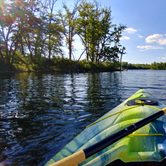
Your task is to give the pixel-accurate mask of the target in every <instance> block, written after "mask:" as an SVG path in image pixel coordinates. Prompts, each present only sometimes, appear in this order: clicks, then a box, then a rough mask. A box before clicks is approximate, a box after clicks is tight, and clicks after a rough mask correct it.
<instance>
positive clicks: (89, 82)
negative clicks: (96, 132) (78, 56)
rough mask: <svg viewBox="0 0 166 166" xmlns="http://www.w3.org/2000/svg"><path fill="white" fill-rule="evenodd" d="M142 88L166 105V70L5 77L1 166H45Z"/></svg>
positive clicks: (0, 82)
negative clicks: (56, 154) (106, 114)
mask: <svg viewBox="0 0 166 166" xmlns="http://www.w3.org/2000/svg"><path fill="white" fill-rule="evenodd" d="M139 88H145V89H147V90H148V91H149V92H150V93H151V94H153V95H154V96H155V97H156V98H158V99H160V100H161V101H162V102H163V103H165V104H166V71H165V70H161V71H159V70H158V71H153V70H129V71H123V72H112V73H109V72H108V73H79V74H57V73H56V74H42V73H16V74H0V165H11V166H14V165H39V166H41V165H44V164H45V163H46V162H47V161H48V160H49V159H50V158H51V157H53V156H54V154H55V153H57V152H58V151H59V150H60V149H62V148H63V147H64V146H65V145H66V144H67V143H68V142H69V141H70V140H72V139H73V138H74V137H75V136H76V135H78V134H79V133H80V132H81V131H82V130H83V129H84V128H85V127H86V126H87V125H88V124H90V123H92V122H93V121H95V120H96V119H97V118H99V117H101V116H102V115H103V114H104V113H106V112H107V111H109V110H110V109H112V108H114V107H115V106H117V105H118V104H120V103H121V102H122V101H124V100H125V99H127V98H128V97H130V96H131V95H132V94H133V93H135V92H136V91H137V90H139Z"/></svg>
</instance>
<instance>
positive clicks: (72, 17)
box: [58, 1, 79, 59]
mask: <svg viewBox="0 0 166 166" xmlns="http://www.w3.org/2000/svg"><path fill="white" fill-rule="evenodd" d="M78 2H79V1H77V2H76V3H75V5H74V8H73V10H72V11H70V9H69V8H68V7H67V5H66V3H64V4H63V9H64V10H65V13H64V12H62V11H61V10H59V13H58V15H59V18H60V21H61V24H62V25H63V27H64V28H65V31H63V32H64V33H63V34H64V36H65V39H66V44H67V46H68V49H69V59H72V52H73V41H74V36H75V28H76V20H77V16H76V13H77V6H78Z"/></svg>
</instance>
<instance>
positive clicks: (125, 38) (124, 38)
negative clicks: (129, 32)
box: [120, 36, 130, 40]
mask: <svg viewBox="0 0 166 166" xmlns="http://www.w3.org/2000/svg"><path fill="white" fill-rule="evenodd" d="M120 40H130V37H128V36H122V37H121V38H120Z"/></svg>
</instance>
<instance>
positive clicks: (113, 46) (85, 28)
mask: <svg viewBox="0 0 166 166" xmlns="http://www.w3.org/2000/svg"><path fill="white" fill-rule="evenodd" d="M78 11H79V17H78V19H77V28H76V32H77V34H78V35H79V36H80V38H81V41H82V43H83V44H84V46H85V48H86V54H87V60H89V59H90V60H91V61H92V62H98V63H99V62H104V61H116V60H117V59H118V54H119V52H120V47H121V45H120V37H121V33H122V31H123V30H124V29H125V28H126V27H125V26H123V25H119V26H117V25H114V24H112V18H111V10H110V8H101V7H99V5H98V3H97V2H95V3H88V2H86V1H84V0H82V4H81V5H80V6H79V7H78ZM111 28H112V29H113V30H111Z"/></svg>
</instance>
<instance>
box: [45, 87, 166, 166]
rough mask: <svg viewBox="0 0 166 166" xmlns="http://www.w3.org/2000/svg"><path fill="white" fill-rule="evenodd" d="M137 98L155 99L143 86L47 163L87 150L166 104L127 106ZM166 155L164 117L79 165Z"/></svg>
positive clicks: (150, 159) (156, 159)
mask: <svg viewBox="0 0 166 166" xmlns="http://www.w3.org/2000/svg"><path fill="white" fill-rule="evenodd" d="M138 98H148V99H154V97H153V96H152V95H150V94H149V93H148V92H147V91H146V90H144V89H140V90H139V91H137V92H136V93H135V94H134V95H133V96H131V97H130V98H129V99H127V100H126V101H124V102H123V103H121V104H120V105H119V106H117V107H116V108H114V109H113V110H111V111H109V112H108V113H107V114H105V115H104V116H102V117H101V118H100V119H99V120H97V121H96V122H95V123H93V124H91V125H89V126H88V127H87V128H86V129H85V130H84V131H83V132H81V133H80V134H79V135H78V136H77V137H76V138H75V139H73V140H72V141H71V142H70V143H69V144H67V145H66V146H65V148H64V149H62V150H61V151H60V152H59V153H57V154H56V155H55V156H54V157H53V158H52V159H51V160H49V161H48V162H47V163H46V165H49V164H52V163H54V162H56V161H59V160H61V159H63V158H65V157H67V156H69V155H71V154H73V153H75V152H76V151H79V150H81V149H85V148H87V147H89V146H91V145H93V144H95V143H97V142H99V141H101V140H103V139H104V138H106V137H108V136H110V135H112V134H114V133H116V132H118V131H119V130H121V129H124V128H126V127H128V126H129V125H132V124H134V123H136V122H138V121H139V120H141V119H143V118H145V117H148V116H150V115H152V114H154V113H156V112H157V111H158V110H160V109H162V108H165V107H166V105H164V104H163V103H161V102H160V101H158V100H157V102H158V105H155V106H148V105H144V106H142V105H134V106H128V105H127V102H128V101H130V100H132V99H138ZM165 156H166V118H165V116H162V117H160V118H158V119H157V120H155V121H153V122H151V123H149V124H147V125H145V126H144V127H142V128H140V129H138V130H136V131H135V132H133V133H132V134H130V135H128V136H126V137H124V138H122V139H120V140H119V141H117V142H116V143H114V144H112V145H110V146H109V147H107V148H105V149H104V150H101V151H100V152H98V153H96V154H94V155H93V156H91V157H89V158H88V159H86V160H85V161H84V162H83V163H81V164H79V165H91V166H93V165H94V166H96V165H102V166H103V165H108V164H112V165H114V164H117V163H116V162H122V163H124V164H126V163H129V164H132V163H140V162H141V163H148V162H159V163H161V161H163V160H164V158H165Z"/></svg>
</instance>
